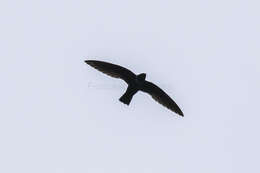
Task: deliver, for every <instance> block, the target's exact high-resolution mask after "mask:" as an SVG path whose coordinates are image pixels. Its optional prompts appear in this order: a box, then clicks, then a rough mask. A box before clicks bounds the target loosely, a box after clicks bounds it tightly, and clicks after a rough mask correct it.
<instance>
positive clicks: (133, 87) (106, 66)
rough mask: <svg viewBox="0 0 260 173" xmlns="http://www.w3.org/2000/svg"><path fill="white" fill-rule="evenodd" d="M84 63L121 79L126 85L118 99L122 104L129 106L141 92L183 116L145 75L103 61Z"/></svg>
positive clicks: (174, 104)
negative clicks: (124, 90) (136, 94)
mask: <svg viewBox="0 0 260 173" xmlns="http://www.w3.org/2000/svg"><path fill="white" fill-rule="evenodd" d="M85 62H86V63H87V64H88V65H90V66H92V67H94V68H95V69H97V70H99V71H101V72H103V73H105V74H107V75H109V76H112V77H115V78H120V79H123V80H124V81H125V82H126V83H127V84H128V87H127V90H126V92H125V93H124V94H123V96H122V97H120V98H119V100H120V101H121V102H123V103H124V104H127V105H129V104H130V102H131V100H132V98H133V96H134V95H135V93H137V92H138V91H143V92H146V93H148V94H150V95H151V96H152V98H153V99H155V100H156V101H157V102H159V103H160V104H162V105H163V106H165V107H167V108H168V109H170V110H171V111H173V112H175V113H177V114H179V115H180V116H184V115H183V113H182V111H181V109H180V108H179V106H178V105H177V104H176V103H175V102H174V101H173V100H172V99H171V98H170V97H169V96H168V95H167V94H166V93H165V92H164V91H163V90H162V89H160V88H159V87H158V86H156V85H155V84H153V83H151V82H148V81H146V80H145V78H146V74H145V73H141V74H139V75H136V74H134V73H133V72H131V71H130V70H128V69H126V68H124V67H121V66H119V65H115V64H111V63H108V62H103V61H96V60H86V61H85Z"/></svg>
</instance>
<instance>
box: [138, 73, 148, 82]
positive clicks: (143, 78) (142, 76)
mask: <svg viewBox="0 0 260 173" xmlns="http://www.w3.org/2000/svg"><path fill="white" fill-rule="evenodd" d="M145 77H146V74H145V73H141V74H139V75H137V80H138V81H145Z"/></svg>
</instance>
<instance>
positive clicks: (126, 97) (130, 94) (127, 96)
mask: <svg viewBox="0 0 260 173" xmlns="http://www.w3.org/2000/svg"><path fill="white" fill-rule="evenodd" d="M136 92H137V90H135V89H133V88H130V87H128V88H127V90H126V92H125V93H124V95H122V97H120V98H119V101H121V102H122V103H124V104H127V105H129V104H130V102H131V100H132V98H133V96H134V94H135V93H136Z"/></svg>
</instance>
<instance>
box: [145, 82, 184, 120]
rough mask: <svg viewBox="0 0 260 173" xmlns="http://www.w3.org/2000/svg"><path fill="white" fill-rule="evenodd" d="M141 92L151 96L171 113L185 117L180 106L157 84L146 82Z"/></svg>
mask: <svg viewBox="0 0 260 173" xmlns="http://www.w3.org/2000/svg"><path fill="white" fill-rule="evenodd" d="M141 90H142V91H144V92H146V93H148V94H150V95H151V96H152V98H153V99H154V100H156V101H157V102H159V103H160V104H162V105H163V106H165V107H167V108H168V109H170V110H171V111H173V112H175V113H177V114H179V115H180V116H184V115H183V112H182V111H181V109H180V108H179V106H178V105H177V104H176V103H175V102H174V101H173V100H172V99H171V97H170V96H168V95H167V94H166V93H165V92H164V91H163V90H162V89H161V88H159V87H158V86H156V85H155V84H153V83H151V82H148V81H145V82H144V85H143V88H142V89H141Z"/></svg>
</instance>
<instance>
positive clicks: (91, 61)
mask: <svg viewBox="0 0 260 173" xmlns="http://www.w3.org/2000/svg"><path fill="white" fill-rule="evenodd" d="M84 62H85V63H86V64H88V65H91V64H93V60H85V61H84Z"/></svg>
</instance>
